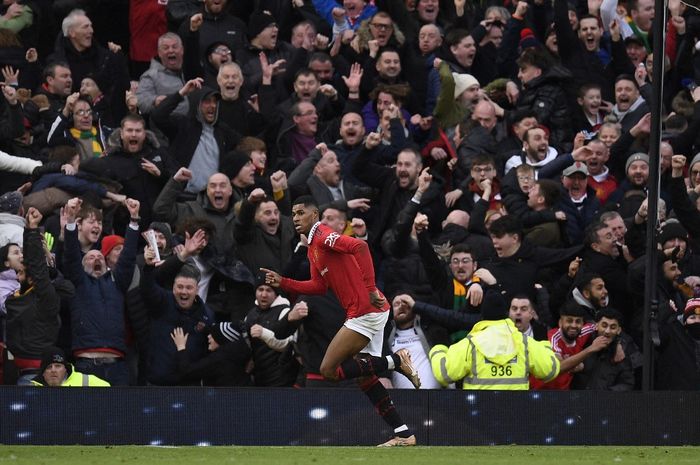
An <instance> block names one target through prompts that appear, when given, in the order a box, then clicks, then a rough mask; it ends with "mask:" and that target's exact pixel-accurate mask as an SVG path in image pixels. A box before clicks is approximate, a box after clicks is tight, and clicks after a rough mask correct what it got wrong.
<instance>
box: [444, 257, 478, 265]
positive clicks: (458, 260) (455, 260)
mask: <svg viewBox="0 0 700 465" xmlns="http://www.w3.org/2000/svg"><path fill="white" fill-rule="evenodd" d="M473 261H474V260H472V259H471V258H469V257H464V258H453V259H452V260H450V263H452V264H453V265H459V264H460V263H461V264H462V265H469V264H470V263H471V262H473Z"/></svg>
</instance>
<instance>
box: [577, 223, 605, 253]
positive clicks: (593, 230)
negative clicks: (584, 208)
mask: <svg viewBox="0 0 700 465" xmlns="http://www.w3.org/2000/svg"><path fill="white" fill-rule="evenodd" d="M607 227H609V226H608V225H607V224H605V223H603V222H602V221H598V222H595V223H592V224H590V225H588V227H587V228H586V229H585V231H584V232H583V245H584V246H586V247H591V245H593V244H597V243H599V242H600V238H599V237H598V231H600V230H601V229H605V228H607Z"/></svg>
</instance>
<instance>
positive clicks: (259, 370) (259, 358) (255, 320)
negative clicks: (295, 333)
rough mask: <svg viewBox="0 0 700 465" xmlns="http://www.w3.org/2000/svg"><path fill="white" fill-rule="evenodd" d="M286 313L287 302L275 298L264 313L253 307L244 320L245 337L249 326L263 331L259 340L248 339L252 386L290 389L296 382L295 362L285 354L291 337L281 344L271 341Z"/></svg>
mask: <svg viewBox="0 0 700 465" xmlns="http://www.w3.org/2000/svg"><path fill="white" fill-rule="evenodd" d="M289 310H290V308H289V301H288V300H287V299H285V298H284V297H282V296H277V298H276V299H275V301H274V302H272V306H271V307H270V308H268V309H267V310H262V309H261V308H260V307H257V306H256V307H253V308H252V309H251V310H250V312H248V315H247V316H246V319H245V327H246V331H248V333H249V334H250V328H251V327H252V326H253V325H256V324H259V325H261V326H262V327H263V328H265V329H264V330H263V337H262V338H260V339H258V338H251V341H250V347H251V349H252V351H253V363H254V367H253V379H254V381H255V385H256V386H291V385H292V383H293V382H294V380H295V379H296V374H297V365H296V361H295V360H294V358H293V357H292V356H291V354H290V352H289V350H288V349H291V347H289V344H290V342H291V336H290V337H287V338H285V339H281V340H280V339H277V338H276V337H275V333H276V332H277V328H278V327H279V326H282V325H284V324H285V323H284V322H283V321H282V320H286V315H287V313H289ZM265 330H267V334H266V331H265Z"/></svg>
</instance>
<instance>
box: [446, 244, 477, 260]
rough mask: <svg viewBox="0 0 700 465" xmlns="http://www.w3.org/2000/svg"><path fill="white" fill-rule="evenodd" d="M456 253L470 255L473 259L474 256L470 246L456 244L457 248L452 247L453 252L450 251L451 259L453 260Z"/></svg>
mask: <svg viewBox="0 0 700 465" xmlns="http://www.w3.org/2000/svg"><path fill="white" fill-rule="evenodd" d="M456 253H468V254H470V255H471V256H472V257H473V256H474V252H473V251H472V248H471V246H469V244H455V246H454V247H452V250H450V258H452V256H453V255H454V254H456Z"/></svg>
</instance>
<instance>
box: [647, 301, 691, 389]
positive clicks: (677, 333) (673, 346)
mask: <svg viewBox="0 0 700 465" xmlns="http://www.w3.org/2000/svg"><path fill="white" fill-rule="evenodd" d="M659 333H660V336H661V346H660V347H659V358H658V360H657V363H656V383H655V388H656V389H663V390H679V391H696V390H698V388H699V387H700V368H698V367H700V351H699V350H698V347H700V299H690V300H688V302H687V303H686V305H685V309H684V310H683V314H682V315H681V314H679V312H677V311H676V310H675V309H673V308H670V307H669V306H663V307H662V312H661V313H660V314H659Z"/></svg>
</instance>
